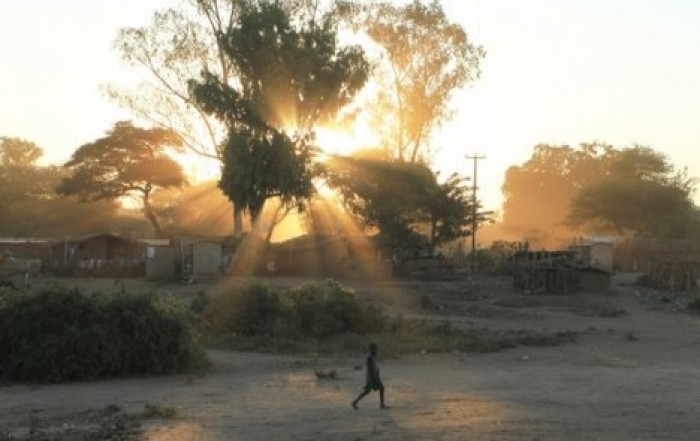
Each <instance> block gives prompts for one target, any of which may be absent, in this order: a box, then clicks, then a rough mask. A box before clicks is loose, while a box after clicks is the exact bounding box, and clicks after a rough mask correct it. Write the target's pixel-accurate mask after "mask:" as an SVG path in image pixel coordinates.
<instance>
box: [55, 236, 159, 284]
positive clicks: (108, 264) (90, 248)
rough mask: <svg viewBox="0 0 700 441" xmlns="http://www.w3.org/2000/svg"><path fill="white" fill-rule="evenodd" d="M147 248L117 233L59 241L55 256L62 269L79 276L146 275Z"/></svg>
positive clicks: (56, 245)
mask: <svg viewBox="0 0 700 441" xmlns="http://www.w3.org/2000/svg"><path fill="white" fill-rule="evenodd" d="M145 253H146V247H145V245H144V244H143V243H141V242H139V241H137V240H133V239H131V238H129V237H126V236H122V235H120V234H116V233H96V234H89V235H86V236H82V237H78V238H66V239H64V240H62V241H59V242H56V243H55V244H54V245H53V247H52V255H53V256H55V257H57V256H61V258H60V260H59V259H55V260H57V262H60V263H59V264H58V266H59V267H60V268H61V269H63V270H64V271H65V272H67V273H71V274H73V275H76V276H91V277H123V276H142V275H143V274H144V273H145Z"/></svg>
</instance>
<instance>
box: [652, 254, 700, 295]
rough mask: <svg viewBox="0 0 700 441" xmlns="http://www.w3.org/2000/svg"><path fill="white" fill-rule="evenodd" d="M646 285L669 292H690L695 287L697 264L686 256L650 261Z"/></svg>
mask: <svg viewBox="0 0 700 441" xmlns="http://www.w3.org/2000/svg"><path fill="white" fill-rule="evenodd" d="M649 266H650V270H649V278H648V285H649V286H650V287H652V288H656V289H665V290H670V291H690V290H692V289H694V288H695V287H697V278H698V262H697V261H696V260H694V259H689V258H688V256H675V257H674V256H663V257H657V258H653V259H650V265H649Z"/></svg>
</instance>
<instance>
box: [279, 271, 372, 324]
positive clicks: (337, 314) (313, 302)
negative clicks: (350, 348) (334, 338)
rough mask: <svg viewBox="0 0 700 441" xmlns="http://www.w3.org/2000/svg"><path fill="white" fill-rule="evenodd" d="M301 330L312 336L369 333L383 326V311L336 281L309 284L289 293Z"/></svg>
mask: <svg viewBox="0 0 700 441" xmlns="http://www.w3.org/2000/svg"><path fill="white" fill-rule="evenodd" d="M289 296H290V298H291V300H292V304H293V307H294V312H295V316H296V318H297V319H298V325H299V328H300V330H301V333H302V334H304V335H307V336H310V337H317V338H326V337H329V336H331V335H337V334H345V333H355V334H367V333H370V332H376V331H379V330H380V329H381V328H382V327H383V319H382V317H381V312H380V311H379V310H378V309H376V308H373V307H370V306H365V305H362V304H361V303H360V302H359V301H358V299H357V297H355V294H354V293H353V291H352V290H350V289H347V288H343V287H342V286H341V285H340V284H339V283H338V282H336V281H334V280H327V281H325V282H320V283H318V282H313V283H312V282H309V283H305V284H303V285H301V286H299V287H297V288H295V289H293V290H291V291H290V292H289Z"/></svg>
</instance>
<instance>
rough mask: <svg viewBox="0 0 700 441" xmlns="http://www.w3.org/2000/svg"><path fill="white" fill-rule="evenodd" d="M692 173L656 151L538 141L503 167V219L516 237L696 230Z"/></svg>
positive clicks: (662, 234) (687, 233)
mask: <svg viewBox="0 0 700 441" xmlns="http://www.w3.org/2000/svg"><path fill="white" fill-rule="evenodd" d="M695 186H696V182H695V179H693V178H691V177H689V176H688V174H687V171H686V170H684V169H680V170H679V169H676V168H674V167H673V165H672V164H671V163H670V162H669V160H668V159H667V158H666V157H665V156H664V155H663V154H662V153H660V152H658V151H656V150H654V149H652V148H650V147H647V146H639V145H635V146H632V147H629V148H616V147H613V146H611V145H607V144H602V143H586V144H581V145H580V146H579V147H578V148H574V147H570V146H566V145H564V146H556V145H548V144H540V145H537V146H536V147H535V148H534V151H533V154H532V156H531V157H530V159H528V160H527V161H526V162H524V163H523V164H521V165H514V166H512V167H510V168H509V169H508V171H507V172H506V176H505V180H504V183H503V194H504V196H505V202H504V206H503V217H502V226H503V228H504V229H505V230H506V231H507V232H509V233H511V234H517V235H519V236H520V237H530V238H544V237H548V236H549V237H552V236H554V237H556V236H558V237H560V238H563V237H567V236H568V237H570V236H571V235H574V234H585V233H587V234H591V233H593V234H600V235H619V236H635V237H659V238H698V237H700V215H699V213H698V207H696V206H695V204H694V203H693V199H692V197H693V193H694V191H695Z"/></svg>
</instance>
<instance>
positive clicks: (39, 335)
mask: <svg viewBox="0 0 700 441" xmlns="http://www.w3.org/2000/svg"><path fill="white" fill-rule="evenodd" d="M205 363H206V359H205V356H204V352H203V351H202V349H201V347H200V346H199V343H198V339H197V336H196V333H195V331H194V329H193V327H192V325H191V322H190V317H189V315H188V313H187V311H186V310H185V309H184V308H182V306H180V305H179V304H176V303H174V302H173V301H168V300H160V299H158V298H157V297H156V296H155V295H152V294H128V293H119V294H114V295H104V296H100V295H98V294H92V295H86V294H84V293H83V292H81V291H79V290H76V289H65V288H59V287H52V288H46V289H44V290H42V291H39V292H37V293H36V294H34V295H30V296H26V295H25V296H21V297H20V296H7V295H5V296H2V298H0V378H3V379H7V380H30V381H65V380H89V379H95V378H103V377H113V376H123V375H135V374H171V373H176V372H183V371H187V370H191V369H196V368H201V367H203V366H204V365H205Z"/></svg>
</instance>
